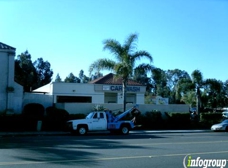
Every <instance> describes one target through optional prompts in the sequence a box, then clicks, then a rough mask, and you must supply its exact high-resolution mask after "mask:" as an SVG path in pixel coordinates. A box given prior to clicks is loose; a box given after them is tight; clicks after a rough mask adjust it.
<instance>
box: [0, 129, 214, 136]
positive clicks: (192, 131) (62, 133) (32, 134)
mask: <svg viewBox="0 0 228 168" xmlns="http://www.w3.org/2000/svg"><path fill="white" fill-rule="evenodd" d="M204 132H211V130H132V131H131V132H130V133H131V134H143V133H155V134H156V133H157V134H158V133H204ZM96 133H98V134H101V133H104V134H107V133H109V132H108V131H102V132H101V131H99V132H91V134H96ZM64 135H71V133H70V132H44V131H37V132H0V137H14V136H64Z"/></svg>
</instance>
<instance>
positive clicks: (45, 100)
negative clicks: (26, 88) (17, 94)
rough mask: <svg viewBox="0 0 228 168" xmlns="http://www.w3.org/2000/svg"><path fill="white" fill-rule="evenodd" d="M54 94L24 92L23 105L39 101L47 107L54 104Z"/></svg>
mask: <svg viewBox="0 0 228 168" xmlns="http://www.w3.org/2000/svg"><path fill="white" fill-rule="evenodd" d="M52 102H53V96H52V95H44V94H34V93H24V99H23V107H24V106H25V105H26V104H29V103H39V104H42V105H43V106H44V108H47V107H49V106H52V105H53V103H52Z"/></svg>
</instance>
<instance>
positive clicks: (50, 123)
mask: <svg viewBox="0 0 228 168" xmlns="http://www.w3.org/2000/svg"><path fill="white" fill-rule="evenodd" d="M68 119H69V113H68V112H67V111H66V110H64V109H58V108H55V107H47V108H46V115H45V117H44V120H43V125H42V130H45V131H63V130H65V127H66V121H67V120H68Z"/></svg>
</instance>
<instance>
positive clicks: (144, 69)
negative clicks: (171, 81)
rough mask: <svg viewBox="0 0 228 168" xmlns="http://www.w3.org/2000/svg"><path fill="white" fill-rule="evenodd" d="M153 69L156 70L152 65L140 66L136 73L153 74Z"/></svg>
mask: <svg viewBox="0 0 228 168" xmlns="http://www.w3.org/2000/svg"><path fill="white" fill-rule="evenodd" d="M153 69H154V66H153V65H151V64H140V65H138V66H137V67H136V68H135V69H134V71H138V72H142V73H146V72H152V70H153Z"/></svg>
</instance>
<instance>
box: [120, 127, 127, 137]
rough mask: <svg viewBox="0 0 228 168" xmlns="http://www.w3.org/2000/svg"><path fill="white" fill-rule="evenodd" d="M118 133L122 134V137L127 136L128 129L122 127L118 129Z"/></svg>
mask: <svg viewBox="0 0 228 168" xmlns="http://www.w3.org/2000/svg"><path fill="white" fill-rule="evenodd" d="M120 133H121V134H123V135H127V134H129V127H128V126H126V125H123V126H122V127H121V128H120Z"/></svg>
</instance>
